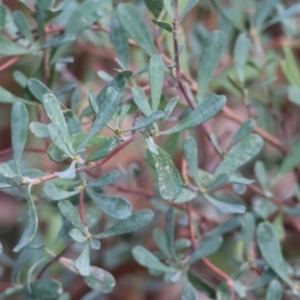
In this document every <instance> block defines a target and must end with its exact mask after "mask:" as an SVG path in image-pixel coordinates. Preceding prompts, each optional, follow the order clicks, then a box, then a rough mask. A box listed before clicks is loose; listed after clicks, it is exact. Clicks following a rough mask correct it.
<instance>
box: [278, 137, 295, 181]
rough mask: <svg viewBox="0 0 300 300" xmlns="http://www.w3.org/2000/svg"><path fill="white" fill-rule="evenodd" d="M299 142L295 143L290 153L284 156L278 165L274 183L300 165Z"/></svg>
mask: <svg viewBox="0 0 300 300" xmlns="http://www.w3.org/2000/svg"><path fill="white" fill-rule="evenodd" d="M299 153H300V140H298V141H296V142H295V143H294V145H293V146H292V148H291V150H290V152H289V153H288V154H287V156H285V158H284V160H283V162H282V163H281V165H280V168H279V171H278V174H277V175H276V177H275V178H274V179H273V180H274V182H275V181H277V180H278V179H280V178H281V177H282V176H283V175H285V174H286V173H288V172H290V171H292V170H293V169H294V168H295V167H297V165H298V164H300V155H299Z"/></svg>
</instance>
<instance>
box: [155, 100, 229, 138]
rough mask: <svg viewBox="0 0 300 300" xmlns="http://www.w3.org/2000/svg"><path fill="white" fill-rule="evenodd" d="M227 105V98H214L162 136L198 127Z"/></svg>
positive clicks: (163, 132)
mask: <svg viewBox="0 0 300 300" xmlns="http://www.w3.org/2000/svg"><path fill="white" fill-rule="evenodd" d="M225 103H226V97H225V96H212V97H210V98H208V99H207V100H206V101H205V102H203V103H202V104H200V105H199V106H198V107H197V108H196V109H195V110H193V111H192V112H190V113H189V114H188V115H187V116H186V117H185V118H184V119H183V120H181V121H180V122H179V123H178V124H177V125H176V126H174V127H172V128H170V129H168V130H166V131H162V132H161V134H163V135H167V134H171V133H176V132H180V131H184V130H188V129H191V128H193V127H196V126H198V125H200V124H202V123H204V122H205V121H207V120H209V119H210V118H212V117H213V116H214V115H216V114H217V113H218V112H219V111H220V110H221V109H222V108H223V106H224V105H225Z"/></svg>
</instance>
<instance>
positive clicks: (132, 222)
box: [94, 209, 154, 239]
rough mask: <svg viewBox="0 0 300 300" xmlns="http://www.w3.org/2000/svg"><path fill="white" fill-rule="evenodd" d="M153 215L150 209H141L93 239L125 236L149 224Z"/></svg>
mask: <svg viewBox="0 0 300 300" xmlns="http://www.w3.org/2000/svg"><path fill="white" fill-rule="evenodd" d="M153 216H154V214H153V212H152V211H151V210H150V209H142V210H139V211H136V212H134V213H133V214H132V215H131V216H130V217H129V218H127V219H125V220H122V221H121V222H119V223H117V224H116V225H114V226H113V227H111V228H108V229H106V230H105V231H103V232H102V233H100V234H97V235H94V237H95V238H99V239H101V238H106V237H109V236H114V235H120V234H125V233H129V232H133V231H136V230H138V229H140V228H142V227H143V226H145V225H146V224H147V223H149V222H150V221H151V220H152V218H153Z"/></svg>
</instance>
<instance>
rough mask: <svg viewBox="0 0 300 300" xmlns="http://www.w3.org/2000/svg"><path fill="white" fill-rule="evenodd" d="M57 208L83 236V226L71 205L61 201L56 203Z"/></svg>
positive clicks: (68, 202) (66, 201)
mask: <svg viewBox="0 0 300 300" xmlns="http://www.w3.org/2000/svg"><path fill="white" fill-rule="evenodd" d="M58 208H59V210H60V212H61V213H62V215H63V216H64V217H65V218H66V219H67V220H68V221H69V222H71V224H72V225H73V226H74V227H75V228H78V229H79V230H80V231H81V232H82V233H83V234H85V227H84V226H83V224H82V222H81V220H80V218H79V215H78V212H77V210H76V208H75V207H74V206H73V204H72V203H71V202H70V201H68V200H61V201H59V202H58Z"/></svg>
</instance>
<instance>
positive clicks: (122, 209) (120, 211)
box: [87, 189, 132, 219]
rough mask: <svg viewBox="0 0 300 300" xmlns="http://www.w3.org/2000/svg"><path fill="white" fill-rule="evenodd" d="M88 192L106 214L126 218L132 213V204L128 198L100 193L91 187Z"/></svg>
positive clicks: (116, 217)
mask: <svg viewBox="0 0 300 300" xmlns="http://www.w3.org/2000/svg"><path fill="white" fill-rule="evenodd" d="M87 193H88V195H89V196H90V197H91V198H92V200H93V201H94V202H95V203H96V204H97V205H98V206H99V207H100V208H101V209H102V210H103V211H104V212H105V213H106V214H108V215H109V216H111V217H113V218H115V219H126V218H128V217H129V216H130V215H131V211H132V205H131V203H130V202H128V201H127V200H126V199H124V198H121V197H112V196H107V195H104V194H99V193H96V192H94V191H92V190H91V189H88V190H87Z"/></svg>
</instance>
